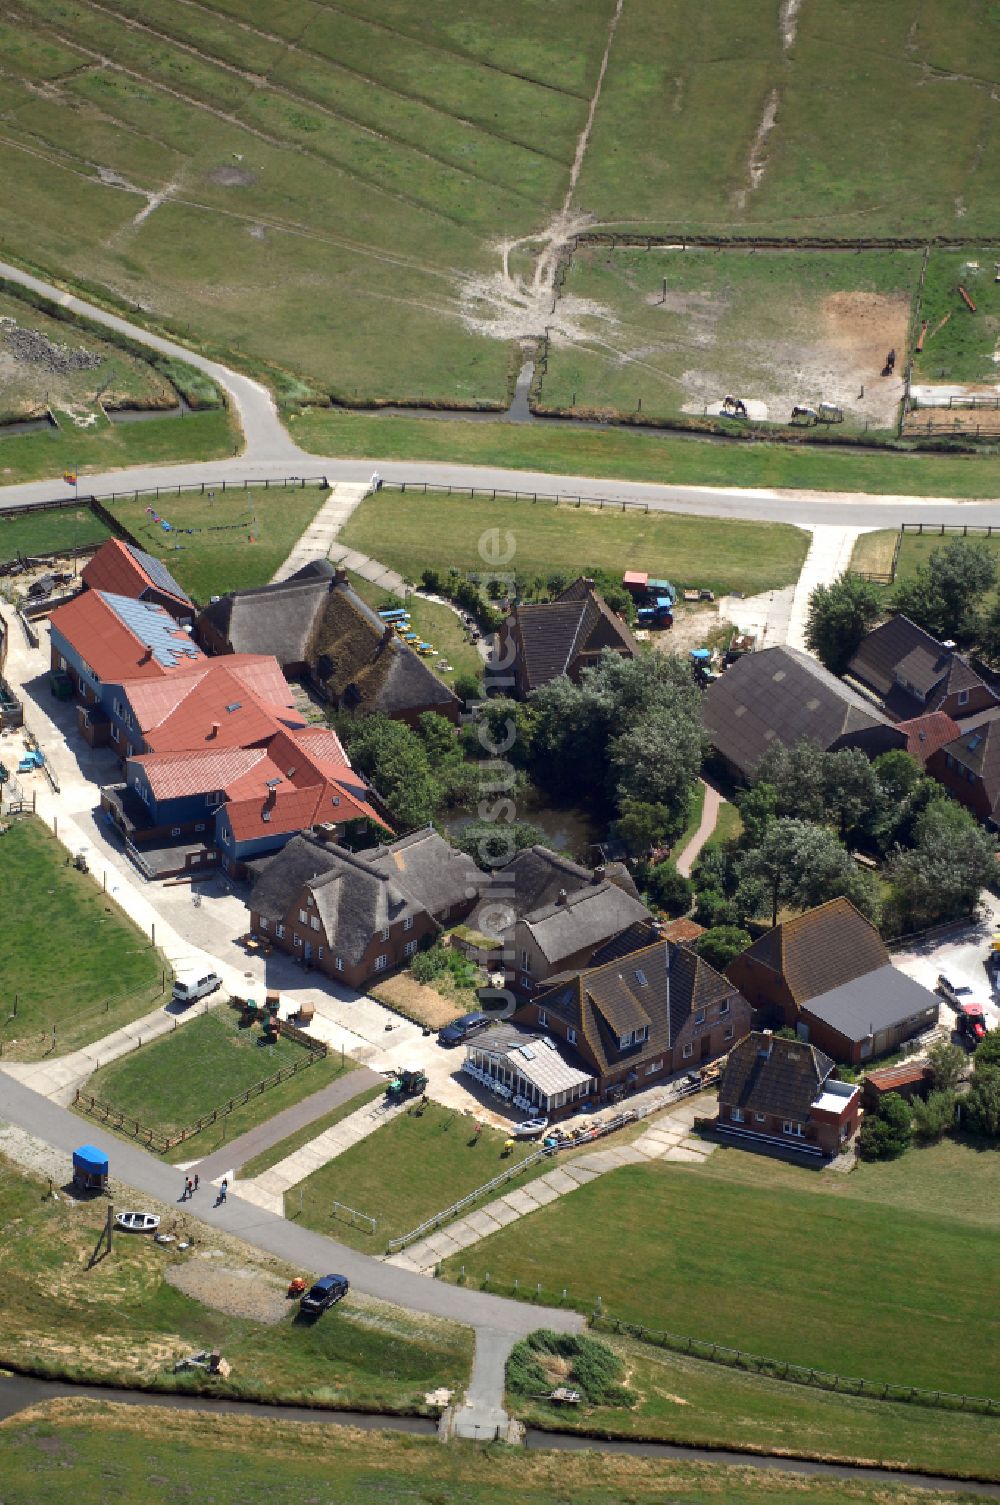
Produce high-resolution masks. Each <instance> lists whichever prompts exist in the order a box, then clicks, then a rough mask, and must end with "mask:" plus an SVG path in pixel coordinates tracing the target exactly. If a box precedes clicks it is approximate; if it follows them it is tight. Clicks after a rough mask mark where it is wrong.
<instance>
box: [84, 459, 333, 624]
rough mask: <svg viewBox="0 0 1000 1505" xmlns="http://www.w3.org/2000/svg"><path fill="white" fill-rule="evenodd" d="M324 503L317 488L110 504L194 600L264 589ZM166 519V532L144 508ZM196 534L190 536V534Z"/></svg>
mask: <svg viewBox="0 0 1000 1505" xmlns="http://www.w3.org/2000/svg"><path fill="white" fill-rule="evenodd" d="M325 499H326V492H325V491H323V490H322V489H320V490H317V488H316V487H314V486H309V487H298V486H289V487H287V488H279V487H275V488H272V489H270V490H265V489H264V488H263V487H262V486H256V487H253V488H251V489H249V490H243V489H242V488H233V487H229V488H228V489H227V490H226V491H222V490H219V489H217V490H215V491H214V492H213V491H205V492H204V493H201V492H198V491H187V492H182V493H181V494H180V495H178V494H177V493H176V492H166V491H165V492H163V493H162V494H161V495H160V496H159V497H158V498H157V497H151V496H139V497H136V498H134V499H129V498H119V499H118V500H117V501H116V502H114V503H111V504H109V510H110V511H112V512H113V513H114V515H115V517H117V518H118V519H119V521H120V522H121V523H123V524H124V526H125V527H126V528H128V530H129V532H130V533H132V534H133V535H134V536H135V538H137V539H138V541H139V543H140V544H141V546H142V547H143V548H144V549H147V550H148V551H149V553H151V554H155V555H157V557H158V558H160V559H162V560H163V561H164V563H165V564H166V565H167V567H168V568H169V569H170V571H171V573H172V574H174V575H175V576H176V578H177V580H178V581H179V582H180V584H181V585H183V587H184V589H185V590H186V591H188V592H189V594H190V595H191V596H192V597H193V599H194V600H195V601H201V602H206V601H208V600H209V598H210V597H211V596H214V595H224V594H225V593H226V592H227V591H234V590H247V589H249V588H250V587H252V586H255V585H266V584H267V582H268V581H269V580H270V579H271V576H272V575H273V574H274V572H275V570H276V569H277V568H278V566H279V565H281V564H283V563H284V561H285V560H286V559H287V557H288V555H289V553H290V552H291V550H292V547H293V545H294V544H295V543H296V542H297V541H298V539H299V538H300V537H301V535H302V534H303V533H304V532H305V530H306V528H307V527H308V526H309V524H310V522H312V519H313V518H314V517H315V515H316V513H317V512H318V511H319V509H320V507H321V506H322V505H323V502H324V501H325ZM150 508H152V509H154V511H155V512H156V514H157V515H158V516H159V517H161V518H163V519H164V520H165V521H167V522H169V523H170V525H171V529H170V531H169V532H166V531H165V530H164V528H163V527H162V525H161V524H160V523H156V522H154V520H153V517H152V515H151V513H150V511H149V510H148V509H150ZM189 528H190V529H193V530H194V531H193V532H192V533H188V532H187V531H186V530H187V529H189Z"/></svg>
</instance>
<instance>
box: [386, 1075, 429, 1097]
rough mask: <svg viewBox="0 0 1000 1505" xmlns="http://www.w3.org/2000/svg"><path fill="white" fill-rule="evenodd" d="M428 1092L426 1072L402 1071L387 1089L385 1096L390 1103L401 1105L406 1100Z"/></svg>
mask: <svg viewBox="0 0 1000 1505" xmlns="http://www.w3.org/2000/svg"><path fill="white" fill-rule="evenodd" d="M426 1091H427V1073H426V1071H400V1072H398V1073H397V1074H396V1076H394V1077H393V1079H392V1081H391V1082H390V1083H389V1085H388V1087H387V1088H386V1089H385V1095H386V1097H387V1098H388V1099H389V1101H390V1102H392V1103H400V1102H402V1101H403V1099H404V1098H407V1097H417V1096H418V1094H420V1093H421V1092H426Z"/></svg>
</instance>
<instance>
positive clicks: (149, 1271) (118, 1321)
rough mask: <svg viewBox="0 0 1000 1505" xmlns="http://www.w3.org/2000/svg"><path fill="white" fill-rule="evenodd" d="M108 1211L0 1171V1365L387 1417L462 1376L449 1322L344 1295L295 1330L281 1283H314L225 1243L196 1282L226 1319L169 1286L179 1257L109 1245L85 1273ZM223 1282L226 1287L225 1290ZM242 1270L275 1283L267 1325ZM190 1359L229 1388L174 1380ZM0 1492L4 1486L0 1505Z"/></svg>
mask: <svg viewBox="0 0 1000 1505" xmlns="http://www.w3.org/2000/svg"><path fill="white" fill-rule="evenodd" d="M116 1190H117V1189H116ZM119 1194H120V1193H119ZM116 1200H117V1196H116ZM143 1205H144V1206H148V1205H149V1203H148V1201H147V1202H145V1203H144V1204H143ZM153 1206H154V1209H155V1210H156V1211H158V1212H160V1214H161V1216H162V1217H163V1220H164V1227H170V1228H171V1229H172V1230H173V1231H174V1232H176V1233H177V1234H179V1235H181V1236H182V1237H183V1236H184V1235H185V1234H188V1235H192V1236H193V1238H194V1240H195V1241H196V1244H197V1246H198V1247H202V1237H203V1232H204V1225H203V1224H201V1223H200V1222H199V1221H198V1219H197V1213H196V1212H192V1211H189V1210H187V1208H186V1206H185V1207H184V1208H172V1207H170V1208H168V1207H162V1206H161V1207H157V1206H156V1205H155V1204H153ZM106 1213H107V1207H106V1204H105V1203H104V1201H103V1199H98V1200H97V1201H95V1202H90V1203H82V1204H77V1203H73V1202H72V1201H66V1200H64V1199H59V1200H58V1201H55V1200H52V1199H50V1198H48V1197H46V1195H45V1186H44V1182H41V1181H39V1180H37V1179H34V1178H32V1177H29V1176H26V1175H24V1174H23V1173H22V1172H20V1171H19V1170H18V1169H17V1168H15V1167H12V1166H11V1165H9V1163H8V1162H6V1161H2V1160H0V1226H3V1227H4V1228H5V1229H7V1230H8V1232H9V1234H11V1235H12V1236H8V1237H7V1238H5V1239H4V1240H3V1241H2V1243H0V1301H2V1303H3V1309H4V1323H3V1334H2V1337H0V1361H5V1362H7V1363H10V1364H11V1365H15V1366H23V1367H24V1368H26V1369H27V1370H28V1371H29V1372H34V1373H42V1374H55V1375H58V1374H62V1375H66V1376H67V1377H77V1378H91V1379H94V1380H97V1381H98V1382H100V1381H104V1382H106V1383H111V1384H126V1385H128V1384H136V1383H138V1384H140V1385H143V1386H149V1387H152V1388H156V1389H160V1390H171V1391H175V1390H180V1391H199V1390H201V1391H205V1390H207V1391H209V1392H211V1393H214V1394H217V1395H230V1396H243V1397H245V1398H248V1399H268V1398H271V1399H281V1400H285V1401H294V1400H300V1401H303V1402H306V1403H312V1404H316V1405H326V1406H351V1405H356V1406H361V1407H366V1408H372V1409H376V1410H387V1411H391V1410H407V1411H412V1410H423V1409H425V1403H424V1399H423V1397H424V1393H425V1392H426V1391H427V1390H429V1389H432V1388H434V1387H435V1386H437V1385H440V1384H443V1385H448V1386H449V1387H455V1386H458V1387H460V1386H461V1385H462V1383H463V1382H464V1380H465V1378H466V1377H467V1375H468V1372H469V1363H470V1358H471V1334H470V1333H469V1332H468V1331H467V1330H465V1329H462V1328H459V1327H456V1326H453V1325H452V1324H451V1323H448V1322H442V1321H439V1320H437V1319H435V1318H432V1317H424V1316H421V1315H418V1314H412V1313H407V1312H403V1311H401V1310H399V1309H398V1308H396V1307H392V1306H389V1305H386V1304H384V1303H381V1302H375V1301H372V1300H370V1299H369V1298H367V1297H364V1296H354V1295H353V1294H352V1295H349V1296H348V1298H347V1300H346V1301H344V1302H342V1303H341V1304H340V1305H338V1307H337V1309H336V1312H334V1313H327V1314H325V1315H324V1316H323V1317H322V1318H321V1319H320V1320H319V1321H316V1322H302V1321H296V1320H295V1319H296V1313H297V1305H296V1304H293V1303H292V1302H290V1301H287V1302H285V1301H284V1297H285V1291H286V1289H287V1282H288V1280H289V1279H290V1277H291V1275H293V1274H300V1273H301V1274H305V1275H308V1274H311V1273H312V1272H310V1271H308V1270H302V1269H301V1268H295V1267H293V1268H291V1269H289V1267H287V1266H284V1265H281V1264H279V1263H278V1261H276V1260H273V1259H270V1258H268V1257H267V1256H265V1255H260V1254H258V1253H257V1252H256V1251H255V1250H251V1249H249V1248H248V1247H247V1246H246V1245H244V1244H241V1243H239V1242H238V1241H237V1240H235V1239H230V1238H228V1236H227V1235H226V1234H224V1233H223V1234H221V1235H219V1234H217V1233H213V1234H212V1235H211V1238H212V1242H213V1245H214V1249H215V1258H214V1259H213V1261H212V1262H211V1264H212V1274H211V1275H209V1274H208V1272H207V1271H206V1272H205V1276H206V1278H207V1279H208V1281H209V1283H211V1280H212V1278H213V1276H216V1277H217V1279H218V1285H217V1286H216V1291H217V1292H218V1296H219V1299H220V1301H221V1302H222V1304H223V1305H226V1306H228V1307H229V1311H228V1312H227V1311H225V1310H220V1309H217V1308H216V1307H214V1306H209V1305H206V1304H203V1303H202V1302H201V1301H198V1300H195V1299H194V1298H193V1297H191V1296H188V1295H186V1294H184V1293H183V1292H182V1291H181V1290H179V1289H177V1287H176V1286H174V1285H172V1284H170V1283H168V1281H167V1280H166V1278H165V1277H166V1273H167V1271H168V1270H170V1268H171V1266H176V1265H178V1264H179V1263H183V1262H184V1257H183V1255H181V1256H178V1255H177V1254H176V1253H173V1254H172V1253H171V1251H170V1249H168V1248H164V1247H162V1246H159V1245H157V1244H154V1243H153V1241H152V1240H146V1239H141V1238H129V1237H127V1236H126V1237H122V1236H118V1237H116V1238H115V1240H114V1248H113V1252H112V1254H111V1256H110V1257H109V1258H104V1259H101V1260H98V1261H97V1262H96V1263H95V1264H93V1265H92V1266H90V1265H88V1259H89V1256H90V1254H91V1251H92V1250H93V1249H94V1248H95V1247H96V1245H97V1243H98V1238H99V1235H100V1232H101V1229H102V1227H103V1225H104V1222H105V1218H106ZM14 1230H16V1236H15V1235H14V1234H13V1231H14ZM29 1248H30V1251H31V1255H30V1258H26V1257H25V1250H26V1249H29ZM189 1258H190V1259H193V1260H194V1262H195V1263H196V1264H200V1263H201V1262H202V1261H201V1257H200V1256H199V1255H197V1254H195V1255H193V1256H189ZM229 1271H235V1276H233V1277H230V1278H228V1279H227V1277H228V1276H229ZM241 1273H244V1274H245V1275H246V1276H249V1277H250V1278H251V1279H254V1278H256V1279H258V1280H259V1281H260V1282H261V1283H263V1284H267V1285H271V1284H272V1283H273V1288H274V1289H275V1291H276V1294H277V1296H278V1301H279V1304H283V1305H284V1310H283V1312H282V1313H281V1315H280V1316H279V1319H278V1321H277V1322H276V1323H274V1324H273V1325H272V1324H265V1323H263V1322H260V1321H256V1320H252V1319H251V1318H249V1317H247V1316H243V1315H242V1314H241V1307H240V1297H239V1291H240V1287H241V1285H242V1284H243V1283H244V1282H241V1281H240V1280H239V1275H240V1274H241ZM248 1288H249V1287H248ZM234 1291H235V1293H236V1298H235V1300H234ZM206 1294H208V1293H206ZM199 1348H209V1349H211V1348H219V1349H221V1351H222V1353H223V1354H224V1355H225V1357H226V1358H227V1359H228V1360H229V1362H230V1363H231V1364H232V1376H231V1378H230V1380H229V1381H224V1380H209V1379H207V1377H203V1376H201V1375H198V1374H197V1373H195V1374H188V1375H176V1376H175V1375H174V1374H173V1373H172V1368H173V1360H174V1359H175V1358H176V1357H179V1356H180V1355H181V1354H189V1353H192V1352H194V1351H195V1350H197V1349H199ZM218 1419H219V1418H218V1417H214V1418H213V1421H216V1420H218ZM257 1425H258V1424H257V1423H256V1422H254V1424H253V1426H254V1429H255V1430H256V1427H257ZM0 1433H2V1428H0ZM0 1471H2V1470H0ZM9 1482H10V1481H9V1478H7V1477H6V1475H5V1476H4V1489H5V1499H6V1500H7V1501H8V1502H9V1501H10V1498H11V1497H10V1495H9V1493H8V1492H7V1485H8V1484H9ZM144 1485H145V1488H146V1491H147V1493H146V1499H149V1498H151V1497H150V1495H149V1484H148V1482H147V1481H146V1480H144ZM200 1493H202V1494H204V1490H203V1489H202V1490H201V1491H200ZM105 1497H106V1496H104V1497H102V1498H105ZM43 1498H44V1499H46V1500H48V1499H49V1498H51V1497H50V1496H49V1495H48V1494H47V1492H44V1491H41V1490H38V1491H36V1494H35V1499H36V1500H37V1499H43Z"/></svg>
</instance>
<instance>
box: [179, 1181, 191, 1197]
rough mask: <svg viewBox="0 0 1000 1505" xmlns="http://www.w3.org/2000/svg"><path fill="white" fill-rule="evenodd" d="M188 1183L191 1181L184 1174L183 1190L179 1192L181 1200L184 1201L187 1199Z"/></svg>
mask: <svg viewBox="0 0 1000 1505" xmlns="http://www.w3.org/2000/svg"><path fill="white" fill-rule="evenodd" d="M190 1185H191V1183H190V1181H189V1180H188V1178H187V1177H186V1176H185V1177H184V1190H183V1191H182V1192H181V1201H182V1202H186V1201H187V1199H188V1187H189V1186H190Z"/></svg>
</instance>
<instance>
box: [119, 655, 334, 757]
mask: <svg viewBox="0 0 1000 1505" xmlns="http://www.w3.org/2000/svg"><path fill="white" fill-rule="evenodd" d="M227 664H228V660H227V659H213V660H212V661H211V665H210V672H208V673H206V674H202V675H200V676H198V677H197V678H196V677H195V676H191V679H190V681H189V683H190V686H191V687H190V690H189V691H188V693H187V694H186V695H185V696H184V697H183V699H181V700H179V701H178V703H177V705H176V706H175V707H174V709H173V710H172V711H170V712H169V713H168V714H167V715H166V716H165V717H164V719H163V720H162V721H158V722H157V723H156V724H155V725H154V726H151V727H150V728H149V729H148V730H147V731H146V732H145V734H144V735H145V738H146V745H147V747H148V748H149V751H150V752H186V751H188V750H189V749H192V748H200V747H208V748H220V747H253V746H254V745H255V744H259V743H263V742H266V741H267V740H268V739H269V738H270V737H273V736H274V734H275V732H277V731H280V730H281V729H282V726H283V725H284V726H293V727H302V726H304V725H305V722H304V720H303V718H302V717H301V716H300V715H299V714H298V712H297V711H293V710H289V709H288V708H287V707H275V706H271V705H266V704H265V703H264V702H263V701H262V700H259V699H258V698H257V696H256V695H254V694H253V693H252V692H251V691H249V690H247V689H246V688H245V686H244V685H242V684H241V683H240V680H239V678H238V677H237V676H236V675H235V674H231V673H230V672H229V670H228V667H227Z"/></svg>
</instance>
